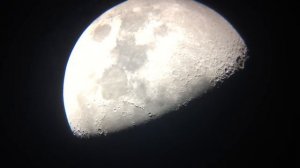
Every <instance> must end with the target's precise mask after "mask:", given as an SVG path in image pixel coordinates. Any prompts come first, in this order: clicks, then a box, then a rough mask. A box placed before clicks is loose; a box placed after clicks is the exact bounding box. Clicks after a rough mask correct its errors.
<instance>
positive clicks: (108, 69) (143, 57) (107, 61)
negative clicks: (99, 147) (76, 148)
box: [63, 0, 247, 137]
mask: <svg viewBox="0 0 300 168" xmlns="http://www.w3.org/2000/svg"><path fill="white" fill-rule="evenodd" d="M246 50H247V49H246V45H245V43H244V41H243V39H242V38H241V37H240V36H239V34H238V33H237V32H236V30H235V29H234V28H233V27H232V26H231V25H230V24H229V23H228V22H227V21H226V20H225V19H224V18H223V17H222V16H220V15H219V14H217V13H216V12H215V11H213V10H212V9H210V8H208V7H206V6H204V5H202V4H200V3H197V2H195V1H192V0H129V1H126V2H124V3H122V4H120V5H117V6H115V7H114V8H112V9H110V10H108V11H107V12H105V13H104V14H103V15H101V16H100V17H99V18H97V19H96V20H95V21H94V22H93V23H91V25H90V26H89V27H88V28H87V29H86V30H85V31H84V32H83V34H82V35H81V37H80V38H79V40H78V42H77V43H76V45H75V47H74V49H73V51H72V53H71V56H70V58H69V61H68V64H67V68H66V72H65V79H64V93H63V94H64V105H65V110H66V115H67V119H68V122H69V125H70V127H71V129H72V131H73V133H74V134H75V135H77V136H81V137H84V136H91V135H99V134H104V135H105V134H107V133H113V132H117V131H120V130H123V129H126V128H129V127H131V126H134V125H138V124H141V123H146V122H148V121H150V120H151V119H154V118H157V117H160V116H162V115H163V114H165V113H167V112H169V111H172V110H176V109H178V108H179V107H180V106H181V105H183V104H185V103H187V102H189V101H190V100H191V99H193V98H195V97H198V96H200V95H201V94H202V93H203V92H205V91H207V90H208V89H209V88H211V87H213V86H215V84H216V83H218V82H222V81H223V80H224V79H226V78H228V77H229V76H231V75H232V74H233V73H234V72H235V71H236V70H238V69H242V68H243V66H244V62H245V60H246Z"/></svg>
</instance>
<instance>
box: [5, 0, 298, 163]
mask: <svg viewBox="0 0 300 168" xmlns="http://www.w3.org/2000/svg"><path fill="white" fill-rule="evenodd" d="M120 2H121V0H118V1H117V0H60V1H59V0H57V1H56V0H44V1H34V0H29V1H21V0H11V1H9V2H5V1H1V3H0V4H1V5H0V6H1V29H2V30H1V39H2V40H4V45H2V47H3V48H4V53H3V52H2V53H3V54H1V62H0V63H1V85H3V86H2V87H1V88H2V93H1V98H2V100H1V102H2V103H1V120H0V121H1V123H0V124H1V148H0V152H1V159H0V160H1V164H2V165H5V164H8V166H3V167H13V166H30V167H87V168H88V167H203V168H211V167H220V168H223V167H226V168H227V167H228V168H231V167H242V168H246V167H290V166H288V164H290V163H291V160H292V158H293V156H294V155H292V154H291V153H290V150H291V149H290V148H291V141H292V123H291V120H292V114H291V112H290V110H289V109H288V108H287V107H285V105H284V104H285V103H284V102H285V101H287V100H286V98H285V97H284V96H283V90H282V89H281V87H283V83H284V81H286V78H287V77H286V76H285V74H284V72H283V71H280V66H279V64H284V63H285V60H286V59H287V57H288V55H287V54H286V50H287V49H286V46H287V44H286V39H285V38H284V37H283V32H284V31H285V30H284V29H285V28H284V27H283V25H286V23H284V17H285V16H284V15H283V14H282V13H284V12H282V11H288V9H287V5H285V4H283V3H277V1H271V2H268V1H263V0H243V1H240V0H226V1H221V0H202V1H201V2H203V3H204V4H206V5H208V6H209V7H211V8H213V9H215V10H216V11H217V12H218V13H220V14H221V15H223V16H224V17H225V18H226V19H227V20H228V21H229V22H230V23H231V24H232V25H233V26H234V27H235V28H236V29H237V30H238V32H239V33H240V34H241V36H242V37H243V38H244V40H245V42H246V44H247V46H248V48H249V56H250V59H249V60H248V61H247V63H246V67H245V69H244V70H243V71H240V72H238V73H236V74H235V75H234V76H232V77H231V78H230V79H228V80H226V81H225V82H224V83H223V84H221V85H218V87H217V88H215V89H213V90H211V91H209V92H208V93H207V94H205V95H204V96H203V97H201V98H199V99H196V100H193V101H192V102H190V103H189V104H188V105H187V106H184V107H182V108H181V109H180V110H179V111H175V112H172V113H169V114H168V115H166V116H164V117H162V118H160V119H158V120H155V121H153V122H150V123H148V124H146V125H142V126H139V127H136V128H133V129H129V130H126V131H123V132H121V133H118V134H114V135H110V136H107V137H98V138H91V139H79V138H76V137H75V136H73V134H72V132H71V131H70V129H69V126H68V123H67V119H66V116H65V112H64V105H63V97H62V90H63V78H64V71H65V67H66V63H67V61H68V57H69V55H70V52H71V50H72V48H73V46H74V44H75V43H76V41H77V39H78V38H79V36H80V35H81V33H82V32H83V30H84V29H85V28H86V27H87V26H88V25H89V24H90V23H91V22H92V21H93V20H94V19H95V18H97V17H98V16H99V15H100V14H101V13H103V12H105V11H106V10H107V9H109V8H110V7H112V6H114V5H116V4H118V3H120ZM280 11H281V12H280ZM2 17H4V18H3V19H2ZM279 58H280V60H281V61H280V62H279V61H278V60H279ZM170 85H171V83H170ZM1 167H2V166H1Z"/></svg>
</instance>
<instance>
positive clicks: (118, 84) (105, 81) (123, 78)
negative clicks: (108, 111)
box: [98, 66, 128, 99]
mask: <svg viewBox="0 0 300 168" xmlns="http://www.w3.org/2000/svg"><path fill="white" fill-rule="evenodd" d="M127 81H128V79H127V75H126V73H125V72H124V70H123V69H121V68H119V67H117V66H111V67H110V68H108V69H107V70H106V71H105V72H104V73H103V76H102V78H101V79H100V80H99V81H98V83H99V84H100V85H101V86H102V96H103V98H105V99H116V98H118V97H120V96H122V95H124V94H126V93H127V91H128V84H127Z"/></svg>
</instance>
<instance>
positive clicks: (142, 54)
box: [112, 35, 148, 72]
mask: <svg viewBox="0 0 300 168" xmlns="http://www.w3.org/2000/svg"><path fill="white" fill-rule="evenodd" d="M147 49H148V47H147V45H136V44H135V40H134V37H133V35H131V36H129V37H126V38H125V39H124V40H117V46H116V47H115V48H114V49H113V51H112V52H113V53H114V54H115V55H116V57H117V65H119V66H120V67H122V68H125V69H126V70H128V71H131V72H132V71H135V70H137V69H139V68H140V67H142V66H143V65H144V64H145V62H146V61H147Z"/></svg>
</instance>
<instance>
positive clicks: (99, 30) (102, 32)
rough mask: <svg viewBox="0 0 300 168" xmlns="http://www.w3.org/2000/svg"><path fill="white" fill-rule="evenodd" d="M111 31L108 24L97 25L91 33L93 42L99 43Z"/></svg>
mask: <svg viewBox="0 0 300 168" xmlns="http://www.w3.org/2000/svg"><path fill="white" fill-rule="evenodd" d="M110 31H111V27H110V26H109V25H108V24H105V25H99V26H97V27H96V28H95V30H94V32H93V38H94V40H96V41H98V42H101V41H102V40H103V39H104V38H105V37H106V36H107V35H108V34H109V33H110Z"/></svg>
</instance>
